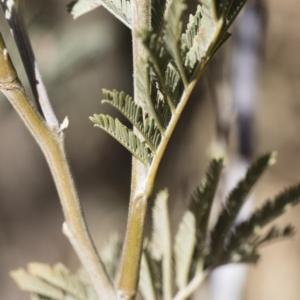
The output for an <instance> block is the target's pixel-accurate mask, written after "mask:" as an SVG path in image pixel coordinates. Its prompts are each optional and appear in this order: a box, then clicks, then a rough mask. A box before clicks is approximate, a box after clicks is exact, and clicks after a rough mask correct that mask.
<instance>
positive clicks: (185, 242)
mask: <svg viewBox="0 0 300 300" xmlns="http://www.w3.org/2000/svg"><path fill="white" fill-rule="evenodd" d="M273 157H274V154H267V155H264V156H262V157H260V158H259V159H257V160H256V161H255V162H254V163H253V164H252V165H251V166H250V167H249V170H248V172H247V173H246V175H245V178H244V179H242V180H241V181H240V183H239V184H238V185H237V186H236V187H235V188H234V189H233V190H232V192H231V193H230V194H229V196H228V200H227V202H226V207H224V210H223V212H222V213H221V215H220V217H219V221H218V222H217V225H215V227H214V229H213V230H212V231H211V232H209V230H208V221H209V217H210V213H211V207H212V203H213V200H214V197H215V193H216V190H217V186H218V182H219V179H220V176H221V172H222V170H223V162H222V160H213V161H212V162H211V164H210V166H209V168H208V171H207V173H206V177H205V178H204V180H203V182H202V184H201V185H200V186H199V187H198V188H197V189H196V191H195V192H194V193H193V195H192V197H191V201H190V204H189V208H188V210H187V211H186V212H185V213H184V215H183V217H182V220H181V222H180V224H179V227H178V231H177V233H176V236H175V243H174V246H173V264H172V265H171V266H169V269H166V266H165V264H164V260H165V259H167V260H169V255H170V250H169V248H170V247H169V246H168V247H167V246H166V245H165V244H166V241H168V240H170V236H171V233H170V232H169V233H168V232H167V231H168V230H170V225H168V224H167V223H166V222H168V218H167V217H166V212H167V207H166V199H167V196H168V195H167V193H166V192H161V194H160V196H158V197H157V199H156V201H155V204H154V208H153V222H154V227H153V233H152V240H151V241H150V242H148V243H146V246H145V250H144V254H143V260H142V267H141V281H140V290H141V293H142V295H143V297H144V299H146V300H158V299H164V300H167V299H169V294H168V293H166V292H165V288H166V286H169V287H170V286H172V283H171V282H169V281H168V282H166V281H165V280H164V276H163V274H164V273H167V274H168V273H170V272H171V273H172V272H173V273H174V275H172V276H171V278H173V277H174V279H175V283H176V285H177V287H178V290H179V291H180V290H183V289H184V288H186V286H187V285H188V284H189V283H190V282H191V281H192V279H193V278H194V277H195V276H197V274H200V273H202V272H205V271H211V270H212V269H214V268H216V267H218V266H220V265H223V264H227V263H231V262H251V263H255V262H257V260H258V258H259V253H258V248H259V247H260V246H261V245H264V244H266V243H267V242H270V241H274V240H278V239H280V238H284V237H289V236H291V235H293V234H294V229H293V227H292V226H291V225H287V226H285V227H283V228H282V229H279V228H277V227H276V226H273V227H272V228H271V229H269V230H268V231H267V232H266V233H261V231H262V228H263V227H264V226H266V225H267V224H269V223H270V222H271V221H273V220H274V219H275V218H277V217H278V216H280V215H281V214H283V213H285V212H286V211H287V210H289V209H290V208H291V207H293V206H294V205H296V204H298V203H299V202H300V184H298V185H295V186H294V187H291V188H288V189H286V190H284V191H283V192H282V193H280V194H279V195H278V196H275V198H274V200H273V201H268V202H267V203H266V204H264V205H263V206H262V208H259V209H257V210H256V211H254V212H253V214H252V215H251V216H250V217H249V219H248V220H246V221H244V222H242V223H240V224H239V225H235V223H234V221H235V220H236V216H237V214H238V212H239V211H240V209H241V207H242V204H243V203H244V201H245V197H246V195H248V193H249V190H250V189H251V188H252V187H253V185H254V184H255V182H256V181H257V179H258V178H259V177H260V176H261V175H262V173H263V172H264V171H265V169H266V168H267V167H268V166H269V165H270V164H272V163H273V161H274V158H273ZM162 196H163V201H162V199H161V197H162ZM224 211H227V212H226V213H225V212H224ZM225 214H226V217H224V216H225ZM220 223H222V224H224V228H225V229H224V230H223V231H224V232H223V231H222V232H219V231H220ZM216 232H219V234H218V235H217V234H216ZM225 232H226V234H225ZM211 237H213V239H211ZM225 237H226V238H225ZM162 247H164V250H162ZM215 247H217V250H218V256H216V255H215V253H216V251H215ZM153 266H156V267H155V268H153ZM161 287H163V288H161ZM169 290H171V289H169Z"/></svg>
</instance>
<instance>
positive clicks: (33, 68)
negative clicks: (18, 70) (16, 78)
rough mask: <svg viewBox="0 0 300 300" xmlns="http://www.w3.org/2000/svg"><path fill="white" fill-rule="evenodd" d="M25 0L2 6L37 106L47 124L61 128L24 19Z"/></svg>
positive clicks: (55, 129) (54, 127)
mask: <svg viewBox="0 0 300 300" xmlns="http://www.w3.org/2000/svg"><path fill="white" fill-rule="evenodd" d="M24 2H25V1H24V0H15V1H7V0H6V1H4V2H3V1H1V6H2V9H3V11H4V14H5V17H6V19H7V22H8V24H9V27H10V29H11V33H12V35H13V37H14V39H15V42H16V45H17V47H18V50H19V53H20V56H21V59H22V62H23V65H24V68H25V71H26V74H27V77H28V80H29V83H30V87H31V90H32V94H33V96H34V99H35V102H36V104H37V108H38V110H39V112H40V113H41V115H42V116H43V117H44V118H45V120H46V123H47V125H48V126H49V127H50V128H51V129H52V130H53V131H58V130H59V122H58V120H57V118H56V115H55V113H54V111H53V109H52V105H51V103H50V101H49V97H48V94H47V91H46V88H45V85H44V83H43V81H42V77H41V74H40V71H39V68H38V65H37V62H36V60H35V56H34V53H33V50H32V46H31V43H30V40H29V37H28V33H27V29H26V25H25V21H24Z"/></svg>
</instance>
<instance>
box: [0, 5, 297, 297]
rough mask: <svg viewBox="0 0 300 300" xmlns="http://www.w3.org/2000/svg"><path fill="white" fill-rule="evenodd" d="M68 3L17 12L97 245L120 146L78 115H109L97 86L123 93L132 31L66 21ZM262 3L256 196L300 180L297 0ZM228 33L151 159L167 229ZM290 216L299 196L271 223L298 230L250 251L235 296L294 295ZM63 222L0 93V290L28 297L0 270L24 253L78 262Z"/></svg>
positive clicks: (206, 124) (123, 166)
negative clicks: (250, 262)
mask: <svg viewBox="0 0 300 300" xmlns="http://www.w3.org/2000/svg"><path fill="white" fill-rule="evenodd" d="M249 1H250V0H249ZM188 2H191V3H192V2H193V3H194V4H195V2H194V1H191V0H190V1H188ZM250 2H251V1H250ZM67 3H68V1H66V0H65V1H57V0H27V1H26V19H27V23H28V29H29V34H30V37H31V40H32V44H33V48H34V50H35V54H36V58H37V61H38V63H39V66H40V69H41V72H42V75H43V79H44V81H45V83H46V86H47V88H48V92H49V96H50V99H51V101H52V103H53V106H54V108H55V111H56V112H57V115H58V116H59V119H60V120H61V121H62V120H63V118H64V117H65V116H68V117H69V120H70V125H69V128H68V129H67V130H66V148H67V152H68V155H69V160H70V164H71V166H72V169H73V172H74V177H75V178H76V182H77V186H78V190H79V194H80V196H81V200H82V205H83V208H84V212H85V215H86V218H87V221H88V224H89V227H90V230H91V234H92V237H93V238H94V240H95V243H96V245H97V247H98V248H99V249H100V248H101V247H102V246H103V245H104V244H105V241H107V239H108V237H109V234H110V233H114V232H118V233H119V234H120V235H121V236H123V235H124V232H125V224H126V214H127V206H128V199H129V186H130V165H131V156H130V154H129V153H128V152H127V151H126V150H125V149H124V148H123V147H122V146H120V145H119V144H118V143H117V142H116V141H115V140H114V139H112V138H111V137H110V136H109V135H107V134H106V133H104V132H102V131H100V130H99V129H94V128H93V125H92V123H91V122H90V121H89V119H88V117H89V116H90V115H92V114H93V113H110V114H112V115H114V116H117V117H120V116H119V115H118V114H117V112H116V111H112V110H111V108H110V107H107V106H104V105H100V100H101V99H102V93H101V89H102V88H107V89H113V88H115V89H117V90H124V91H125V92H126V93H128V94H132V57H131V35H130V32H129V30H128V29H127V28H125V26H124V25H123V24H121V23H120V22H118V21H117V20H115V19H114V18H113V17H112V16H111V15H110V14H109V13H108V12H107V11H106V10H105V9H103V8H98V9H97V10H95V11H93V12H92V13H89V14H87V15H85V16H83V17H80V18H79V19H78V20H76V21H74V20H73V19H72V17H71V16H70V15H69V14H68V13H67V11H66V4H67ZM264 5H265V7H266V18H265V20H266V22H263V24H264V25H263V26H264V28H265V29H264V33H263V34H264V36H263V40H264V43H263V45H262V47H261V49H260V50H259V51H258V55H259V68H258V71H257V77H256V79H257V88H258V89H257V91H256V93H255V99H253V101H254V102H253V103H254V104H255V105H254V106H253V117H251V126H252V129H251V151H249V152H247V153H246V156H247V157H246V159H247V160H251V159H254V158H255V157H257V156H258V155H259V154H262V153H265V152H267V151H272V150H277V151H278V153H279V155H278V163H277V164H276V165H275V166H273V167H272V168H270V170H269V171H268V172H267V173H266V174H265V175H264V177H263V179H262V180H261V181H260V183H259V184H258V185H257V187H256V189H255V195H254V200H255V206H259V205H260V204H261V203H262V202H263V201H264V200H266V199H267V198H269V197H271V196H273V195H275V194H276V193H278V192H279V191H281V190H282V189H283V188H284V187H285V186H287V185H290V184H293V183H296V182H298V181H299V179H300V138H299V130H300V84H299V83H300V60H299V53H300V30H299V28H300V4H299V1H297V0H286V1H279V0H272V1H271V0H268V1H264ZM0 28H1V33H2V34H3V35H4V38H5V41H6V44H7V46H8V49H9V52H10V54H11V56H12V59H13V62H14V63H15V66H16V68H17V70H18V72H19V75H20V78H21V79H22V82H24V84H25V86H27V87H28V82H27V81H26V77H25V76H24V73H25V72H24V70H23V68H22V65H21V63H20V57H19V56H18V53H17V51H16V48H15V45H14V42H13V40H12V38H11V35H10V33H9V29H8V26H7V24H6V22H5V19H4V16H3V14H2V13H1V17H0ZM232 31H234V29H233V30H232ZM230 43H231V44H232V43H234V38H233V39H232V41H230V42H229V43H228V45H226V47H225V48H226V49H224V53H223V54H222V53H221V54H218V55H219V56H220V57H219V60H218V57H217V58H216V61H215V63H214V65H213V67H212V68H211V72H210V76H209V78H210V79H209V80H206V79H205V76H204V77H203V79H202V80H200V82H199V84H198V86H197V88H196V90H195V91H194V93H193V96H192V98H191V99H190V101H189V103H188V105H187V107H186V109H185V112H184V114H183V116H182V118H181V120H180V122H179V124H178V126H177V128H176V131H175V133H174V136H173V137H172V139H171V141H170V143H169V146H168V148H167V151H166V153H165V156H164V158H163V161H162V164H161V166H160V168H159V172H158V177H157V180H156V185H155V191H154V192H156V191H158V190H160V189H162V188H164V187H168V188H169V193H170V202H171V203H172V204H171V205H170V207H171V221H172V226H173V228H174V230H176V228H177V222H178V220H179V219H180V217H181V216H182V213H183V209H184V208H185V207H186V204H187V201H188V199H189V195H190V194H191V192H192V191H193V190H194V189H195V187H196V186H197V185H198V184H199V183H200V181H201V177H202V176H203V174H204V172H205V169H206V167H207V165H208V163H209V159H210V153H211V148H212V147H214V146H215V141H216V140H217V136H218V134H216V132H217V130H216V127H217V126H216V115H217V114H216V109H215V108H216V105H215V102H214V101H213V100H214V99H213V98H214V96H213V92H212V91H211V90H212V89H211V84H208V83H207V82H211V78H214V76H215V77H216V78H217V80H216V82H215V84H214V86H213V87H212V88H213V90H216V91H220V90H221V91H222V90H224V89H218V86H219V87H220V86H222V85H224V84H225V86H226V87H227V89H231V88H232V87H231V78H234V76H232V73H234V72H232V69H231V68H232V67H231V66H232V64H233V63H232V61H231V60H230V57H229V58H228V56H230V53H232V52H233V51H231V50H230V49H234V48H232V47H233V46H232V45H230ZM228 49H229V50H228ZM228 53H229V54H228ZM228 61H229V62H230V63H228ZM224 69H225V71H224ZM216 70H217V71H216ZM218 70H223V71H222V72H223V73H222V74H224V76H223V77H222V76H219V75H217V74H218ZM220 72H221V71H220ZM219 77H221V78H219ZM229 79H230V80H229ZM213 81H214V80H213ZM224 82H225V83H224ZM217 94H218V95H219V94H220V92H218V93H217ZM236 119H238V118H236ZM237 124H238V123H236V122H235V119H233V120H232V122H231V124H230V126H231V129H230V130H229V132H228V137H227V141H226V143H228V146H226V147H228V149H229V150H228V151H229V153H230V157H235V156H236V155H237V154H240V151H241V149H240V148H241V147H239V138H240V137H239V133H238V130H237ZM244 154H245V153H244ZM244 154H243V155H242V156H244ZM299 216H300V207H296V208H295V209H293V210H292V211H290V212H288V213H287V214H286V215H285V216H283V217H281V218H280V219H279V220H278V223H280V224H282V225H283V224H286V223H293V224H294V225H295V227H296V229H297V232H298V233H297V234H296V236H295V237H294V238H293V239H290V240H285V241H280V242H278V243H275V244H273V245H270V246H267V247H264V248H263V249H262V250H261V254H262V258H261V260H260V261H259V263H258V264H257V265H255V266H251V267H250V272H249V274H248V277H247V283H246V288H245V292H244V296H243V299H247V300H254V299H258V300H260V299H263V300H269V299H270V300H271V299H272V300H281V299H289V300H298V299H300V285H299V282H300V233H299V232H300V218H299ZM149 222H150V218H149ZM62 223H63V216H62V212H61V208H60V203H59V199H58V196H57V193H56V190H55V187H54V184H53V181H52V178H51V175H50V173H49V170H48V168H47V165H46V163H45V160H44V158H43V156H42V154H41V152H40V150H39V148H38V147H37V145H36V143H35V142H34V140H33V138H32V137H31V136H30V135H29V133H28V132H27V130H26V129H25V127H24V126H23V124H22V123H21V121H20V120H19V118H18V116H17V115H16V113H15V112H14V110H13V109H12V107H11V106H10V105H9V103H8V101H7V100H6V99H5V98H4V97H3V96H2V95H0V299H5V300H15V299H19V300H22V299H28V297H29V296H28V294H26V293H22V292H20V291H19V290H18V288H17V287H16V285H15V284H14V283H13V281H12V279H11V278H10V277H9V275H8V273H9V271H10V270H12V269H16V268H19V267H23V268H25V267H26V264H27V263H28V262H32V261H38V262H44V263H49V264H55V263H56V262H58V261H61V262H63V263H64V264H65V265H67V266H68V267H69V268H70V269H71V270H74V271H75V270H76V269H77V267H78V266H79V262H78V259H77V257H76V255H75V253H74V252H73V250H72V248H71V246H70V245H69V242H68V240H67V239H66V238H65V236H64V235H63V234H62V231H61V227H62ZM149 228H150V226H149ZM149 228H148V231H149ZM204 294H205V292H204ZM203 297H204V296H203ZM206 297H207V299H209V298H208V296H206ZM203 299H205V298H203Z"/></svg>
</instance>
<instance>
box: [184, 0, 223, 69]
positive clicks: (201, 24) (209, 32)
mask: <svg viewBox="0 0 300 300" xmlns="http://www.w3.org/2000/svg"><path fill="white" fill-rule="evenodd" d="M213 2H214V1H213V0H205V1H203V4H202V6H198V8H197V11H196V14H195V15H194V16H191V17H190V21H189V23H188V28H187V30H186V32H185V34H183V35H182V38H181V40H182V43H183V44H185V45H186V47H187V48H188V51H187V54H186V56H185V62H184V64H185V66H186V67H188V68H189V69H190V71H191V72H192V71H194V69H195V67H196V65H198V64H199V63H201V61H202V60H203V58H204V57H206V58H209V57H210V55H211V53H209V52H208V50H209V48H210V47H211V46H212V42H214V40H215V39H216V35H217V33H218V31H219V26H220V25H219V20H218V19H216V15H215V8H214V3H213Z"/></svg>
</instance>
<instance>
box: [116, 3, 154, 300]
mask: <svg viewBox="0 0 300 300" xmlns="http://www.w3.org/2000/svg"><path fill="white" fill-rule="evenodd" d="M149 5H150V1H149V0H144V1H139V0H133V1H132V2H131V7H132V18H133V33H132V39H133V66H134V76H133V78H134V100H135V101H136V103H137V104H138V105H141V104H142V101H143V99H140V98H139V96H140V94H139V92H138V90H137V86H138V85H137V84H136V83H137V76H136V74H137V68H138V64H139V63H140V62H141V61H146V60H145V58H146V50H145V49H144V47H143V45H142V41H141V40H140V39H139V38H138V37H137V35H136V32H138V31H139V30H140V29H141V28H145V27H146V28H149V25H150V19H149V18H150V16H149ZM141 106H143V105H141ZM135 133H136V134H139V133H138V132H137V130H135ZM147 174H148V168H146V167H145V166H144V165H143V164H142V163H141V162H140V161H138V160H137V159H136V158H133V159H132V179H131V180H132V181H131V195H130V205H129V213H128V222H127V231H126V236H125V241H124V248H123V254H122V261H121V266H120V277H119V282H118V287H117V288H118V296H119V299H134V298H135V295H136V291H137V285H138V280H139V272H140V261H141V255H142V246H143V236H144V227H145V219H146V212H147V204H148V198H149V196H150V194H151V191H152V186H150V187H149V186H147V182H146V181H145V180H146V178H147ZM145 185H146V186H147V188H145Z"/></svg>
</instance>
